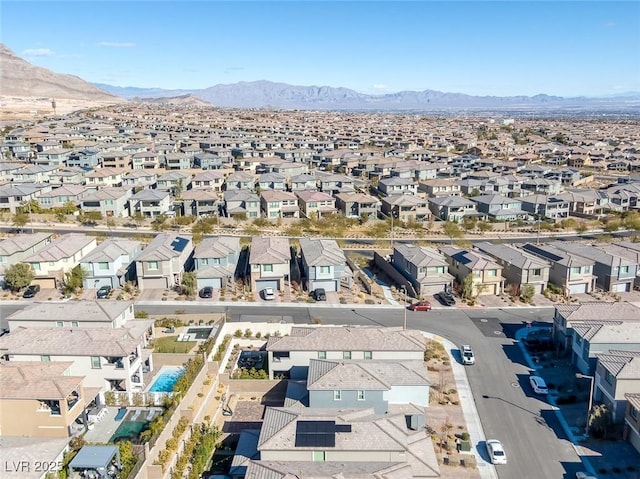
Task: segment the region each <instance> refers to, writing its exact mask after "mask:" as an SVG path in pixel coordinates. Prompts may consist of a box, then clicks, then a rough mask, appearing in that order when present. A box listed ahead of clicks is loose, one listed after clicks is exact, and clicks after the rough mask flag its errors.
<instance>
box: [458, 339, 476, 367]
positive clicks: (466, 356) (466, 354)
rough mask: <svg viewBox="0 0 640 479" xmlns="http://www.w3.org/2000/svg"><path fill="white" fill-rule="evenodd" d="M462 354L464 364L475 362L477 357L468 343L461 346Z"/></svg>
mask: <svg viewBox="0 0 640 479" xmlns="http://www.w3.org/2000/svg"><path fill="white" fill-rule="evenodd" d="M460 356H462V364H465V365H466V364H475V363H476V357H475V356H474V355H473V349H471V346H469V345H468V344H463V345H462V346H460Z"/></svg>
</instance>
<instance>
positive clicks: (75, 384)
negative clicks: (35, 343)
mask: <svg viewBox="0 0 640 479" xmlns="http://www.w3.org/2000/svg"><path fill="white" fill-rule="evenodd" d="M72 364H73V362H71V361H53V362H37V361H11V362H6V363H1V364H0V398H2V399H42V400H44V399H66V398H67V397H68V396H69V394H71V392H73V391H77V390H78V389H79V387H80V385H81V384H82V381H83V379H84V377H83V376H67V375H65V371H67V370H68V369H69V367H70V366H71V365H72Z"/></svg>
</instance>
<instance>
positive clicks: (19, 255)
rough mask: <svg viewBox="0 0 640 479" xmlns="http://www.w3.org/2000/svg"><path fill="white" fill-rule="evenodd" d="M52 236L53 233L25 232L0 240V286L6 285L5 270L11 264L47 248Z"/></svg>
mask: <svg viewBox="0 0 640 479" xmlns="http://www.w3.org/2000/svg"><path fill="white" fill-rule="evenodd" d="M52 237H53V233H31V234H28V233H23V234H21V235H20V236H12V237H10V238H5V239H3V240H0V287H2V288H4V287H5V286H6V284H5V282H4V272H5V271H6V269H7V268H8V267H9V266H11V265H13V264H16V263H21V262H22V261H23V259H24V258H26V257H28V256H31V255H33V254H34V253H36V252H38V251H40V250H41V249H43V248H45V247H46V246H47V245H48V244H49V243H51V238H52Z"/></svg>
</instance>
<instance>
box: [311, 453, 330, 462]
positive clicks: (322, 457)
mask: <svg viewBox="0 0 640 479" xmlns="http://www.w3.org/2000/svg"><path fill="white" fill-rule="evenodd" d="M326 460H327V456H326V452H324V451H313V461H314V462H324V461H326Z"/></svg>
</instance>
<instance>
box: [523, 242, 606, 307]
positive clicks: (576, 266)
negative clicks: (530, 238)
mask: <svg viewBox="0 0 640 479" xmlns="http://www.w3.org/2000/svg"><path fill="white" fill-rule="evenodd" d="M522 249H523V250H525V251H527V252H528V253H531V254H534V255H536V256H538V257H539V258H542V259H544V260H546V261H548V262H549V263H551V269H550V270H549V282H551V283H553V284H554V285H556V286H557V287H559V288H562V290H563V291H564V294H565V295H566V296H569V295H572V294H580V293H590V292H591V291H593V289H594V288H595V283H596V278H595V276H594V275H593V268H594V266H595V260H593V259H589V258H585V257H584V256H580V255H577V254H573V253H571V252H568V251H564V250H561V249H559V248H556V247H555V246H552V245H535V244H532V243H526V244H524V245H523V246H522Z"/></svg>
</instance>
